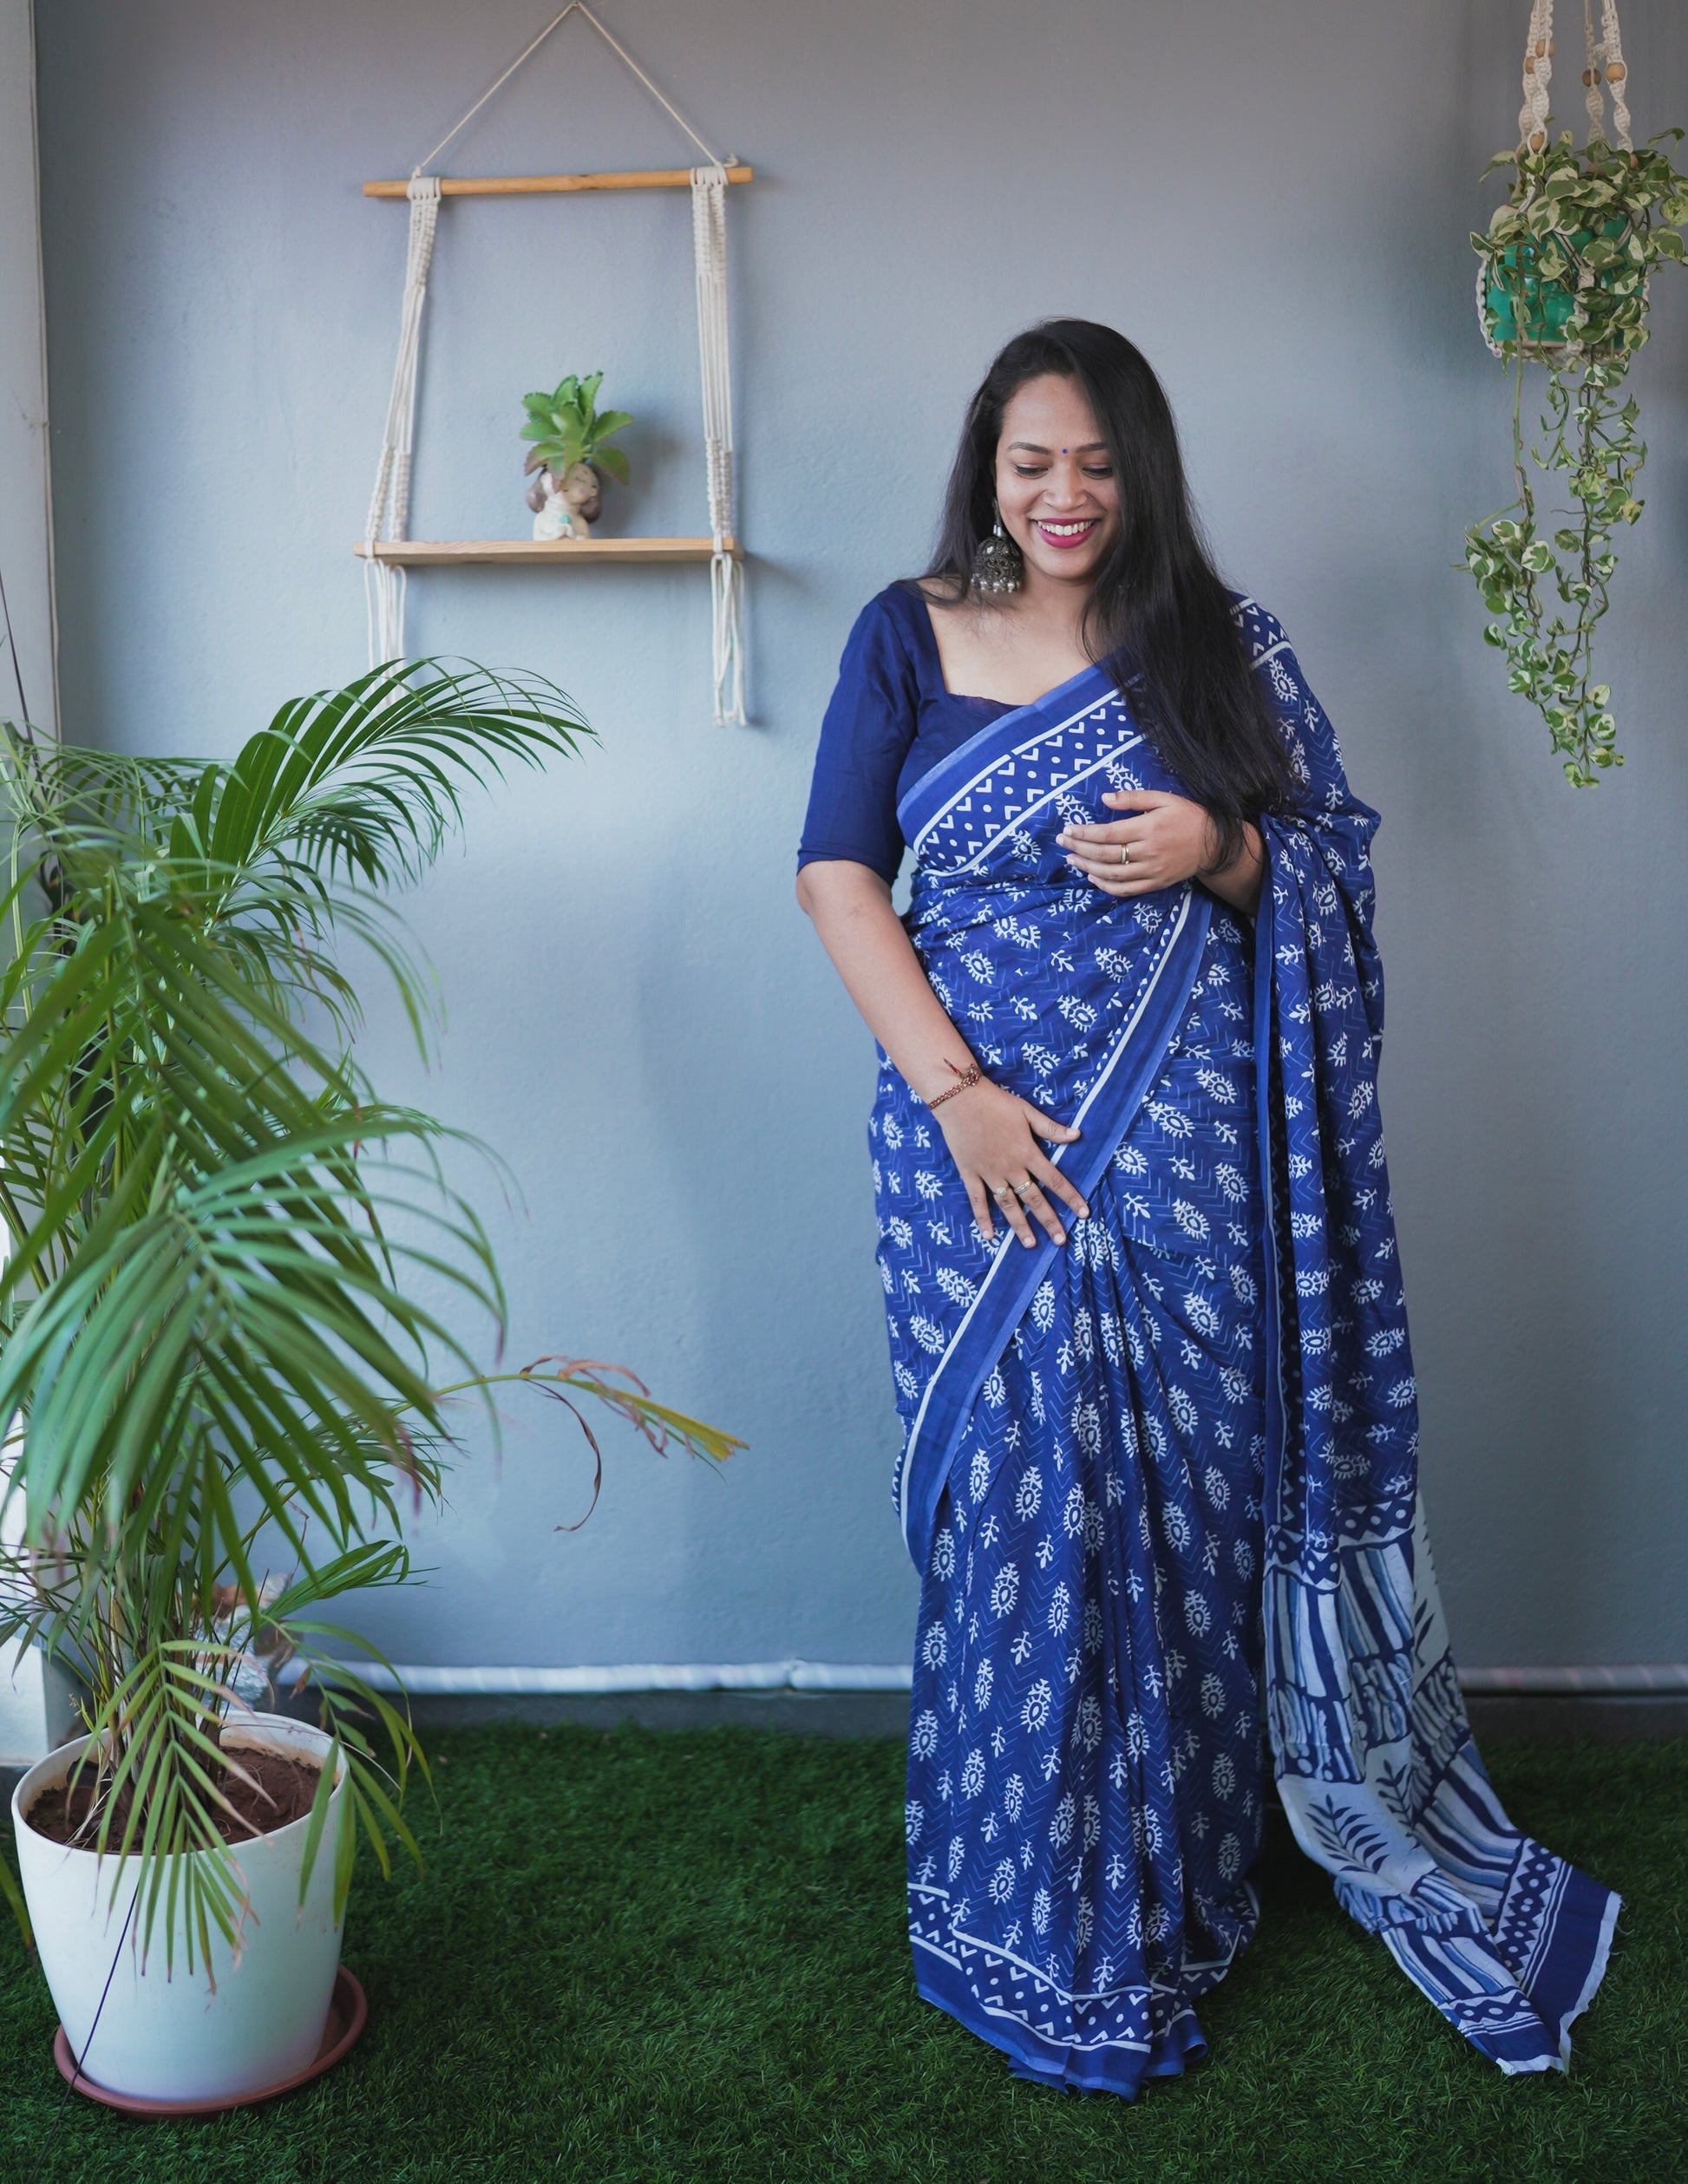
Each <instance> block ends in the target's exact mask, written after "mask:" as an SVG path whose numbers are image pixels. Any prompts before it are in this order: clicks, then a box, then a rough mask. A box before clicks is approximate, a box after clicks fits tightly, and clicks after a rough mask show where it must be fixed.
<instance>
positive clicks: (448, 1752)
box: [0, 1728, 1688, 2184]
mask: <svg viewBox="0 0 1688 2184" xmlns="http://www.w3.org/2000/svg"><path fill="white" fill-rule="evenodd" d="M429 1749H430V1750H431V1751H432V1752H433V1753H435V1755H436V1756H437V1757H438V1759H439V1760H440V1762H442V1764H441V1766H440V1768H439V1769H438V1780H439V1783H440V1803H441V1814H442V1822H443V1832H442V1833H441V1834H435V1833H434V1831H433V1828H432V1825H431V1816H430V1818H429V1826H428V1827H426V1828H424V1830H423V1834H424V1845H425V1848H426V1850H427V1854H428V1859H429V1871H428V1873H427V1875H426V1876H425V1877H424V1878H422V1879H420V1880H419V1879H417V1878H416V1877H415V1875H414V1874H413V1873H409V1872H408V1871H407V1872H406V1873H403V1874H402V1875H401V1877H400V1878H399V1879H397V1880H396V1881H395V1882H394V1883H393V1884H392V1885H390V1886H383V1884H382V1883H381V1881H380V1880H379V1878H378V1877H377V1876H376V1875H375V1874H373V1873H368V1872H364V1873H361V1874H360V1878H359V1880H358V1883H357V1887H356V1889H355V1891H354V1894H353V1899H352V1904H351V1908H350V1913H349V1916H348V1921H347V1932H346V1945H345V1957H346V1961H347V1963H348V1964H350V1965H351V1967H352V1968H353V1970H355V1971H357V1974H358V1976H359V1977H360V1978H362V1979H363V1983H364V1985H365V1987H366V1988H367V1989H368V1991H369V1997H370V2024H369V2030H367V2032H366V2033H365V2034H364V2037H363V2042H362V2043H361V2044H360V2045H359V2046H358V2047H357V2049H356V2050H354V2051H353V2053H352V2055H351V2056H350V2058H349V2060H348V2061H347V2062H346V2063H343V2064H342V2065H341V2067H340V2068H339V2069H338V2070H337V2071H334V2072H333V2073H331V2074H330V2076H328V2077H326V2078H324V2079H323V2080H321V2081H320V2082H319V2083H317V2085H315V2086H313V2087H311V2088H309V2089H306V2090H305V2091H304V2092H302V2093H298V2094H295V2095H293V2096H290V2097H289V2098H287V2099H285V2100H284V2101H281V2102H277V2103H275V2104H274V2105H273V2106H272V2107H269V2108H264V2109H245V2110H241V2111H239V2112H237V2113H235V2114H232V2115H224V2116H218V2117H213V2118H210V2119H206V2120H202V2121H197V2122H162V2123H144V2124H143V2123H135V2122H129V2121H128V2120H126V2119H124V2118H122V2117H121V2116H118V2115H113V2114H111V2113H109V2112H108V2111H106V2110H104V2109H98V2108H95V2107H94V2106H93V2105H91V2104H90V2103H88V2102H85V2101H83V2100H82V2099H80V2098H77V2097H75V2096H73V2097H72V2099H71V2101H70V2102H69V2106H68V2109H67V2111H66V2113H65V2115H64V2118H63V2121H62V2124H61V2125H60V2128H59V2132H58V2136H57V2138H56V2141H55V2142H54V2146H53V2149H52V2151H51V2153H50V2155H49V2158H48V2161H47V2162H46V2165H45V2167H44V2168H43V2171H42V2174H43V2177H45V2178H52V2179H55V2180H66V2181H69V2180H74V2184H102V2181H103V2180H106V2179H112V2180H119V2179H121V2180H122V2184H208V2181H209V2180H211V2179H230V2180H233V2179H239V2180H241V2184H294V2180H301V2181H302V2180H306V2179H309V2180H313V2181H314V2180H317V2179H322V2180H330V2179H332V2180H335V2181H336V2184H341V2181H342V2180H352V2181H353V2184H436V2181H437V2184H471V2181H474V2184H479V2180H482V2179H486V2180H489V2181H490V2184H528V2181H529V2180H538V2179H541V2178H546V2179H549V2178H566V2179H569V2180H572V2181H573V2184H634V2181H635V2180H638V2184H669V2181H670V2180H673V2181H674V2184H680V2181H681V2180H684V2184H716V2181H717V2180H719V2184H762V2180H764V2179H768V2180H775V2179H777V2180H781V2184H785V2181H786V2180H791V2181H792V2184H798V2181H801V2184H808V2181H809V2180H825V2179H831V2178H861V2179H867V2180H872V2181H873V2184H893V2180H902V2179H908V2180H919V2184H928V2180H930V2181H931V2184H985V2181H986V2180H988V2184H1103V2180H1107V2181H1108V2184H1113V2181H1114V2180H1116V2179H1117V2180H1124V2179H1131V2180H1139V2179H1141V2180H1155V2184H1159V2181H1160V2180H1171V2179H1184V2178H1191V2179H1194V2178H1201V2179H1203V2180H1214V2184H1257V2181H1258V2184H1274V2181H1275V2180H1279V2179H1283V2180H1293V2184H1314V2181H1315V2180H1323V2179H1326V2178H1332V2179H1345V2178H1361V2177H1364V2178H1405V2179H1412V2180H1419V2179H1423V2180H1425V2184H1432V2181H1434V2184H1443V2180H1457V2179H1466V2178H1470V2179H1482V2180H1484V2184H1490V2181H1491V2180H1492V2181H1493V2184H1510V2180H1514V2179H1516V2180H1518V2184H1557V2181H1558V2180H1566V2181H1567V2184H1570V2181H1571V2180H1578V2181H1579V2184H1581V2181H1582V2180H1586V2181H1587V2184H1628V2181H1629V2180H1632V2179H1633V2180H1636V2184H1642V2180H1645V2184H1669V2181H1670V2180H1674V2179H1678V2178H1682V2177H1685V2176H1688V2080H1685V2064H1688V2042H1685V2030H1688V1991H1685V1983H1684V1978H1683V1955H1682V1946H1683V1921H1684V1912H1685V1906H1688V1860H1685V1856H1684V1851H1685V1843H1688V1794H1685V1793H1688V1743H1678V1744H1647V1745H1634V1746H1628V1747H1619V1748H1613V1747H1610V1746H1593V1745H1573V1744H1565V1745H1515V1746H1512V1747H1510V1748H1508V1747H1496V1748H1495V1749H1494V1751H1493V1752H1492V1753H1491V1754H1490V1755H1489V1759H1490V1764H1491V1769H1492V1771H1493V1773H1494V1774H1495V1776H1496V1778H1497V1782H1498V1783H1499V1787H1500V1788H1501V1790H1502V1795H1504V1797H1505V1798H1506V1801H1507V1802H1508V1805H1509V1807H1510V1808H1511V1810H1512V1813H1513V1815H1514V1817H1515V1819H1516V1820H1517V1821H1519V1823H1520V1824H1521V1825H1522V1826H1524V1827H1526V1828H1529V1829H1530V1830H1531V1831H1532V1832H1534V1833H1535V1834H1539V1835H1541V1836H1542V1837H1543V1838H1544V1839H1545V1840H1546V1841H1548V1842H1549V1843H1551V1844H1552V1845H1553V1846H1554V1847H1555V1848H1556V1849H1558V1850H1560V1851H1561V1852H1563V1853H1564V1854H1566V1855H1567V1856H1568V1857H1571V1858H1573V1859H1574V1860H1576V1861H1577V1862H1578V1863H1579V1864H1580V1865H1582V1866H1584V1867H1586V1868H1587V1870H1589V1871H1590V1872H1592V1873H1596V1874H1598V1875H1599V1876H1600V1879H1601V1880H1605V1881H1606V1882H1608V1883H1610V1884H1611V1885H1612V1886H1615V1887H1617V1888H1618V1889H1619V1890H1620V1891H1621V1892H1622V1893H1623V1894H1624V1896H1625V1898H1626V1909H1625V1912H1624V1914H1623V1918H1622V1920H1621V1922H1620V1926H1619V1941H1618V1945H1617V1948H1616V1950H1615V1952H1614V1954H1613V1962H1612V1969H1611V1971H1610V1972H1609V1974H1608V1975H1607V1978H1606V1985H1605V1986H1604V1988H1603V1989H1602V1991H1601V1992H1600V1996H1599V1998H1597V2000H1596V2001H1595V2003H1594V2004H1593V2008H1592V2009H1591V2010H1590V2011H1589V2012H1588V2013H1587V2016H1585V2017H1583V2018H1582V2020H1581V2021H1580V2024H1579V2025H1578V2027H1577V2030H1576V2034H1575V2039H1576V2055H1575V2058H1574V2064H1573V2068H1572V2072H1571V2075H1570V2076H1568V2077H1564V2076H1559V2075H1558V2074H1556V2073H1555V2074H1552V2075H1549V2076H1542V2077H1531V2078H1505V2077H1502V2076H1501V2074H1500V2073H1499V2072H1498V2071H1497V2070H1495V2068H1494V2066H1493V2065H1492V2064H1490V2063H1486V2062H1484V2061H1483V2060H1482V2058H1481V2057H1480V2056H1477V2055H1475V2053H1474V2052H1473V2051H1472V2050H1470V2049H1469V2048H1468V2047H1466V2046H1465V2045H1464V2043H1462V2041H1461V2040H1460V2039H1459V2038H1458V2037H1456V2035H1455V2034H1454V2033H1453V2032H1451V2031H1450V2030H1449V2029H1448V2028H1447V2027H1446V2026H1445V2025H1444V2024H1443V2022H1442V2020H1441V2018H1440V2017H1437V2016H1436V2012H1435V2011H1433V2010H1432V2009H1431V2007H1430V2004H1429V2003H1427V2002H1425V2001H1424V2000H1423V1998H1421V1997H1419V1996H1418V1995H1417V1994H1416V1993H1415V1992H1414V1991H1412V1990H1411V1989H1410V1987H1409V1986H1408V1985H1407V1983H1406V1981H1405V1979H1404V1978H1403V1977H1402V1975H1401V1974H1400V1973H1399V1972H1398V1971H1397V1970H1396V1968H1395V1966H1394V1965H1393V1964H1392V1963H1391V1962H1390V1959H1389V1958H1388V1957H1387V1956H1386V1955H1385V1953H1384V1949H1383V1946H1382V1945H1381V1943H1379V1942H1377V1941H1375V1940H1372V1939H1370V1938H1369V1937H1367V1936H1366V1935H1364V1934H1363V1933H1361V1932H1359V1931H1358V1929H1357V1928H1356V1927H1355V1926H1352V1925H1351V1924H1350V1923H1349V1921H1348V1920H1347V1919H1345V1917H1344V1916H1343V1915H1342V1913H1339V1912H1338V1909H1337V1907H1336V1905H1335V1903H1334V1902H1333V1900H1331V1893H1330V1888H1329V1885H1328V1883H1327V1882H1326V1881H1325V1878H1324V1876H1323V1875H1322V1874H1321V1873H1318V1872H1317V1871H1316V1870H1315V1869H1314V1868H1313V1867H1311V1866H1310V1865H1309V1864H1308V1863H1307V1862H1306V1861H1305V1860H1304V1859H1303V1858H1302V1857H1301V1855H1300V1854H1299V1852H1298V1851H1297V1850H1296V1849H1295V1848H1294V1847H1293V1845H1292V1843H1291V1842H1290V1841H1289V1839H1288V1835H1287V1831H1286V1830H1285V1829H1284V1828H1282V1826H1281V1823H1280V1822H1279V1823H1276V1824H1275V1826H1274V1831H1273V1834H1272V1835H1271V1837H1270V1840H1269V1845H1268V1850H1267V1854H1266V1860H1265V1865H1264V1869H1263V1872H1262V1874H1261V1881H1262V1887H1263V1893H1264V1896H1265V1915H1264V1918H1263V1920H1262V1924H1261V1929H1260V1932H1259V1936H1258V1938H1257V1939H1256V1941H1255V1943H1254V1945H1253V1947H1252V1948H1251V1949H1250V1950H1249V1952H1248V1953H1247V1955H1246V1958H1244V1959H1243V1961H1242V1962H1241V1963H1240V1965H1238V1967H1237V1968H1236V1970H1235V1971H1233V1973H1232V1974H1231V1976H1230V1978H1227V1980H1226V1982H1225V1983H1224V1985H1222V1986H1221V1987H1220V1989H1219V1990H1218V1991H1217V1992H1216V1993H1214V1995H1212V1996H1210V1997H1208V1998H1207V2000H1206V2001H1205V2002H1204V2003H1203V2004H1202V2006H1201V2019H1202V2023H1203V2025H1204V2027H1205V2029H1206V2030H1207V2035H1208V2038H1209V2041H1210V2043H1211V2059H1210V2061H1209V2062H1208V2063H1207V2066H1206V2067H1205V2068H1203V2069H1201V2070H1197V2071H1194V2072H1193V2073H1191V2074H1190V2075H1189V2076H1186V2077H1184V2078H1181V2079H1174V2080H1170V2081H1167V2082H1165V2083H1159V2084H1150V2085H1149V2086H1148V2087H1147V2088H1146V2089H1145V2090H1144V2092H1143V2094H1142V2096H1141V2097H1140V2098H1139V2100H1138V2101H1137V2102H1135V2104H1132V2105H1127V2104H1126V2103H1124V2102H1120V2101H1117V2100H1115V2099H1113V2098H1111V2097H1110V2096H1106V2095H1096V2096H1078V2095H1074V2094H1064V2093H1058V2092H1051V2091H1048V2090H1045V2089H1042V2088H1038V2087H1034V2086H1030V2085H1024V2084H1021V2083H1018V2082H1017V2081H1016V2080H1015V2079H1013V2078H1011V2077H1010V2076H1009V2074H1008V2071H1007V2069H1006V2067H1005V2065H1004V2062H1003V2060H1002V2058H1001V2056H998V2054H996V2053H995V2052H994V2051H993V2050H991V2049H988V2048H986V2047H985V2046H983V2045H982V2044H981V2043H979V2042H978V2041H977V2040H975V2039H973V2038H972V2037H971V2036H970V2035H968V2034H967V2033H965V2032H964V2031H963V2030H961V2029H960V2028H959V2026H958V2025H956V2024H953V2023H952V2022H951V2021H950V2020H949V2019H948V2018H946V2017H943V2016H941V2015H940V2014H939V2012H938V2011H934V2010H932V2009H930V2008H929V2007H928V2006H927V2005H926V2004H924V2003H922V2002H921V2001H920V2000H919V1998H918V1997H917V1996H916V1994H915V1991H914V1982H913V1974H912V1972H911V1970H910V1965H909V1954H908V1946H907V1942H906V1938H905V1935H904V1931H903V1907H902V1869H903V1868H902V1857H903V1854H902V1843H901V1840H900V1822H901V1804H902V1768H903V1756H902V1752H901V1749H900V1747H899V1746H896V1745H893V1744H888V1743H877V1742H876V1743H845V1742H838V1743H833V1742H827V1741H822V1740H821V1739H811V1738H808V1737H799V1736H791V1735H787V1734H783V1733H782V1732H780V1731H776V1730H710V1731H706V1732H696V1733H692V1732H669V1733H665V1734H653V1733H650V1732H646V1731H641V1730H634V1729H631V1728H630V1729H623V1730H617V1731H616V1732H615V1733H614V1734H613V1735H611V1736H604V1735H601V1734H599V1732H597V1731H593V1730H550V1731H549V1732H547V1733H541V1732H539V1731H537V1730H533V1729H527V1728H501V1729H488V1730H455V1731H452V1732H449V1733H441V1734H438V1735H437V1736H434V1737H432V1738H431V1739H430V1740H429ZM426 1814H427V1808H426V1801H425V1799H424V1800H423V1801H421V1802H419V1804H418V1806H417V1807H416V1808H415V1810H414V1812H413V1817H414V1818H415V1819H417V1820H419V1821H421V1820H422V1819H423V1818H424V1816H425V1815H426ZM53 2024H54V2019H53V2013H52V2009H51V2005H50V2003H49V1999H48V1997H47V1993H46V1990H45V1987H44V1985H43V1983H42V1981H41V1978H40V1975H39V1972H38V1971H37V1969H36V1966H35V1965H34V1963H33V1962H32V1961H30V1960H28V1959H26V1958H24V1956H23V1952H22V1951H21V1949H20V1948H19V1946H18V1945H17V1944H16V1941H15V1940H14V1939H10V1937H0V2070H3V2081H0V2083H3V2085H4V2088H5V2094H4V2107H3V2110H0V2175H3V2176H4V2177H5V2178H6V2179H7V2180H8V2184H10V2181H11V2180H23V2179H25V2178H27V2177H29V2174H30V2171H31V2163H32V2162H33V2161H34V2160H35V2159H36V2155H37V2152H38V2149H39V2148H41V2146H42V2145H43V2141H44V2140H45V2138H46V2135H47V2133H48V2131H49V2128H51V2126H52V2122H53V2117H54V2112H55V2110H56V2108H57V2106H58V2103H59V2097H60V2094H61V2091H62V2084H61V2081H60V2079H59V2077H58V2075H57V2073H56V2070H54V2068H53V2063H52V2059H51V2055H50V2052H49V2050H50V2045H51V2040H52V2033H53Z"/></svg>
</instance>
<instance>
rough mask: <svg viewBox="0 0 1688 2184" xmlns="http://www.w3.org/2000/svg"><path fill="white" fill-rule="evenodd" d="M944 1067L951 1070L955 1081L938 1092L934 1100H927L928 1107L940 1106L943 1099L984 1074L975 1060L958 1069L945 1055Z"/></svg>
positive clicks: (975, 1081) (952, 1095)
mask: <svg viewBox="0 0 1688 2184" xmlns="http://www.w3.org/2000/svg"><path fill="white" fill-rule="evenodd" d="M944 1067H945V1069H949V1070H952V1071H953V1073H954V1076H955V1078H956V1082H954V1083H953V1084H952V1086H951V1087H950V1089H949V1090H948V1091H947V1092H940V1093H939V1095H938V1097H937V1098H936V1099H935V1100H928V1101H927V1102H926V1105H927V1107H928V1108H935V1107H942V1106H943V1104H944V1102H945V1100H952V1099H954V1097H955V1095H956V1094H957V1093H958V1092H965V1091H966V1090H967V1089H968V1088H969V1087H970V1086H972V1085H975V1084H977V1083H978V1082H979V1081H980V1079H981V1078H982V1077H983V1076H984V1075H985V1072H984V1070H983V1069H980V1068H979V1066H978V1063H977V1062H974V1063H970V1064H969V1066H968V1067H967V1068H966V1069H956V1066H955V1064H954V1063H953V1062H952V1061H950V1060H949V1058H948V1057H947V1056H945V1062H944Z"/></svg>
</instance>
